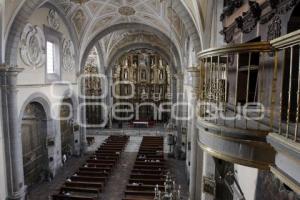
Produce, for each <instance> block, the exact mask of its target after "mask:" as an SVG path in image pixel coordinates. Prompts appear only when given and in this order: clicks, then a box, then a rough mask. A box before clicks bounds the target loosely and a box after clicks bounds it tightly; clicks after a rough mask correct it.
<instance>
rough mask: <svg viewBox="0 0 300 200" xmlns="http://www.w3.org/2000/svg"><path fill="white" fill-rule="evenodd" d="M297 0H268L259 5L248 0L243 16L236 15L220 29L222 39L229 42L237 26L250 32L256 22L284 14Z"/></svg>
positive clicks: (262, 22) (243, 30)
mask: <svg viewBox="0 0 300 200" xmlns="http://www.w3.org/2000/svg"><path fill="white" fill-rule="evenodd" d="M299 1H300V0H269V1H266V2H264V3H263V4H261V5H259V4H258V3H257V2H251V1H249V5H250V9H249V10H248V11H247V12H245V13H243V16H239V17H237V18H236V20H235V22H234V23H233V24H231V25H230V26H228V27H224V28H223V30H222V31H221V34H222V35H224V40H225V41H226V42H227V43H230V42H232V40H233V36H234V33H235V29H236V28H239V29H240V30H241V31H242V32H243V33H250V32H251V31H252V30H253V29H254V28H255V27H256V25H257V23H258V22H259V23H260V24H266V23H268V22H269V21H270V20H272V19H273V18H274V17H276V16H278V15H284V14H286V13H287V12H289V11H290V10H291V9H293V8H294V6H295V5H296V4H297V3H298V2H299ZM269 7H271V9H270V11H268V12H266V13H264V14H263V15H261V14H262V10H264V9H267V8H269ZM222 16H223V17H224V15H221V20H223V19H224V18H223V19H222ZM275 20H278V19H275ZM273 22H274V19H273ZM273 22H272V23H273ZM275 23H278V22H275ZM277 25H278V24H277Z"/></svg>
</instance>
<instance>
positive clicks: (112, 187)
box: [102, 152, 137, 200]
mask: <svg viewBox="0 0 300 200" xmlns="http://www.w3.org/2000/svg"><path fill="white" fill-rule="evenodd" d="M136 156H137V152H136V153H133V152H132V153H127V152H124V153H123V155H122V158H121V159H120V163H119V164H118V167H117V168H116V169H115V170H114V172H113V174H112V176H111V178H110V179H109V181H108V184H107V185H106V187H105V189H104V193H103V195H102V199H103V200H104V199H105V200H121V199H122V198H123V197H124V191H125V189H126V185H127V182H128V179H129V176H130V173H131V170H132V168H133V164H134V161H135V159H136Z"/></svg>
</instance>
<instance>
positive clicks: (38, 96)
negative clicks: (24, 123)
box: [19, 92, 52, 123]
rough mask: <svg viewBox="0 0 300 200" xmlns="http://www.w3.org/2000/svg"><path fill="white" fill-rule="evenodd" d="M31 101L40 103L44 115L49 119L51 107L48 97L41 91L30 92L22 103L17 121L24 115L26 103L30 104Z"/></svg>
mask: <svg viewBox="0 0 300 200" xmlns="http://www.w3.org/2000/svg"><path fill="white" fill-rule="evenodd" d="M31 102H37V103H39V104H41V105H42V106H43V108H44V110H45V113H46V117H47V120H51V119H52V117H51V108H50V105H51V103H50V100H49V99H48V97H47V96H46V95H44V94H43V93H39V92H37V93H34V94H31V95H30V96H29V97H28V98H27V99H26V100H25V101H24V102H23V104H22V106H21V109H20V113H19V123H20V122H21V120H22V116H23V115H24V111H25V108H26V106H27V105H28V104H30V103H31Z"/></svg>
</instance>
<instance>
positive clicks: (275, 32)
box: [267, 15, 281, 41]
mask: <svg viewBox="0 0 300 200" xmlns="http://www.w3.org/2000/svg"><path fill="white" fill-rule="evenodd" d="M280 36H281V19H280V16H278V15H276V16H275V17H274V18H273V20H272V22H271V23H270V24H269V26H268V35H267V39H268V41H271V40H274V39H276V38H278V37H280Z"/></svg>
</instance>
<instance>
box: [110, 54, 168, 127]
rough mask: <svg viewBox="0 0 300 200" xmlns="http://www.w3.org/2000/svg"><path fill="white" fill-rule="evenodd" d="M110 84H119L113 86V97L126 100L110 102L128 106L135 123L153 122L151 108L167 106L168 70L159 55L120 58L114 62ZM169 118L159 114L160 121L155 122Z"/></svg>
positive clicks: (165, 114) (166, 64) (116, 99)
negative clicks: (115, 63)
mask: <svg viewBox="0 0 300 200" xmlns="http://www.w3.org/2000/svg"><path fill="white" fill-rule="evenodd" d="M113 80H114V83H116V82H119V84H115V87H116V88H115V90H116V94H117V95H118V96H121V97H129V98H127V99H123V98H122V99H121V98H114V102H115V103H116V102H126V103H131V104H132V105H133V106H134V109H135V111H134V112H135V115H134V119H135V120H155V117H154V116H155V112H154V109H155V107H156V108H159V107H160V105H161V104H162V103H168V102H171V98H172V97H171V72H170V66H169V64H168V62H167V61H165V60H164V59H163V58H162V57H161V55H159V54H158V53H157V52H154V51H152V50H148V49H141V50H134V51H131V52H129V53H127V54H125V55H123V56H122V57H121V58H120V59H119V60H118V61H117V66H116V67H115V69H114V71H113ZM133 86H134V87H133ZM132 90H134V91H132ZM145 104H148V105H145ZM150 104H152V105H155V106H151V105H150ZM137 105H143V106H140V107H139V106H137ZM164 108H165V107H164ZM123 115H126V113H125V114H124V113H123ZM169 116H170V113H162V117H161V119H159V118H157V119H156V120H158V121H163V122H166V121H167V120H168V119H169Z"/></svg>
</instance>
